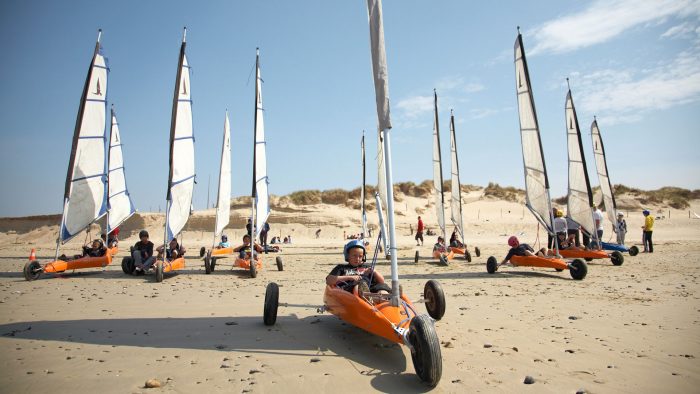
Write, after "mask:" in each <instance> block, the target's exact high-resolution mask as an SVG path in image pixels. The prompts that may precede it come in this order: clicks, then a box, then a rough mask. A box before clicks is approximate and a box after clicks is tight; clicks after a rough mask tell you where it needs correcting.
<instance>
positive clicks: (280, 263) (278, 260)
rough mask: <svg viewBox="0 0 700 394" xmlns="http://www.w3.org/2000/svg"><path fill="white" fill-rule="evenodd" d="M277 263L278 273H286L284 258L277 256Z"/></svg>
mask: <svg viewBox="0 0 700 394" xmlns="http://www.w3.org/2000/svg"><path fill="white" fill-rule="evenodd" d="M275 263H277V271H284V264H283V263H282V256H277V258H275Z"/></svg>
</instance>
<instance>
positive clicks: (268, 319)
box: [263, 282, 280, 326]
mask: <svg viewBox="0 0 700 394" xmlns="http://www.w3.org/2000/svg"><path fill="white" fill-rule="evenodd" d="M279 299H280V288H279V286H277V283H275V282H270V283H268V284H267V288H266V289H265V309H264V310H263V322H264V323H265V325H266V326H271V325H274V324H275V322H276V321H277V306H278V305H279Z"/></svg>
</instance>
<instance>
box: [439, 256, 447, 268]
mask: <svg viewBox="0 0 700 394" xmlns="http://www.w3.org/2000/svg"><path fill="white" fill-rule="evenodd" d="M440 265H444V266H445V267H447V266H448V265H449V263H448V262H447V256H445V255H443V254H441V255H440Z"/></svg>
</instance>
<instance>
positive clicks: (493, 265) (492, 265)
mask: <svg viewBox="0 0 700 394" xmlns="http://www.w3.org/2000/svg"><path fill="white" fill-rule="evenodd" d="M496 271H498V260H496V258H495V257H493V256H489V258H488V259H486V272H488V273H489V274H493V273H494V272H496Z"/></svg>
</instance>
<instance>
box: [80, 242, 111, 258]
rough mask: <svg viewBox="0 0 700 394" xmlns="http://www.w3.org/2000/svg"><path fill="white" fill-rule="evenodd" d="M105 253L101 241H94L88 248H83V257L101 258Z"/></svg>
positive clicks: (105, 249) (105, 250)
mask: <svg viewBox="0 0 700 394" xmlns="http://www.w3.org/2000/svg"><path fill="white" fill-rule="evenodd" d="M106 253H107V248H105V244H104V242H102V240H101V239H99V238H98V239H95V240H93V241H92V244H91V245H90V246H83V256H85V257H102V256H104V255H105V254H106Z"/></svg>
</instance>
